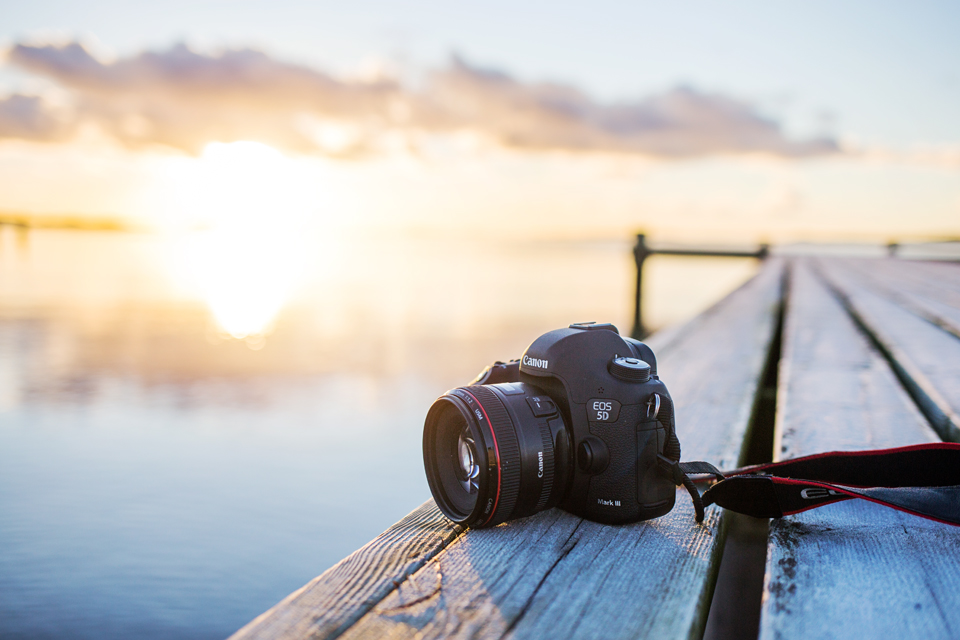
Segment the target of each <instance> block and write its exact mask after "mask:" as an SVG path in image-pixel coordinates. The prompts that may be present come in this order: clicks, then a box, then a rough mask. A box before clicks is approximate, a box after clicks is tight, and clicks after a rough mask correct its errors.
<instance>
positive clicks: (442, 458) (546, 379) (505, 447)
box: [423, 322, 702, 528]
mask: <svg viewBox="0 0 960 640" xmlns="http://www.w3.org/2000/svg"><path fill="white" fill-rule="evenodd" d="M423 461H424V466H425V467H426V472H427V480H428V482H429V483H430V490H431V492H432V493H433V497H434V499H435V500H436V503H437V506H439V507H440V510H441V511H443V513H444V514H445V515H446V516H447V517H448V518H450V519H451V520H453V521H454V522H456V523H458V524H461V525H465V526H470V527H474V528H479V527H491V526H494V525H497V524H500V523H501V522H505V521H507V520H512V519H514V518H522V517H524V516H529V515H532V514H534V513H537V512H538V511H542V510H544V509H549V508H550V507H554V506H557V505H559V506H560V507H561V508H563V509H565V510H566V511H569V512H570V513H573V514H576V515H578V516H581V517H583V518H586V519H588V520H594V521H596V522H604V523H611V524H616V523H626V522H636V521H639V520H647V519H649V518H656V517H658V516H662V515H664V514H666V513H668V512H669V511H670V510H671V509H672V508H673V505H674V501H675V499H676V488H675V487H676V485H678V484H681V483H683V484H687V482H688V480H687V479H686V478H685V477H684V474H682V473H681V472H680V470H679V461H680V443H679V441H678V440H677V436H676V429H675V421H674V414H673V402H672V401H671V399H670V393H669V392H668V391H667V387H666V386H665V385H664V384H663V383H662V382H661V381H660V379H659V378H658V377H657V359H656V357H655V356H654V354H653V351H652V350H651V349H650V347H648V346H647V345H645V344H643V343H642V342H639V341H637V340H633V339H631V338H624V337H622V336H620V334H619V333H618V332H617V329H616V327H614V326H613V325H611V324H594V323H592V322H591V323H582V324H572V325H570V327H569V328H566V329H557V330H556V331H551V332H549V333H545V334H544V335H542V336H540V337H539V338H537V339H536V340H534V342H533V344H531V345H530V346H529V347H528V348H527V350H526V352H525V353H524V354H523V357H522V358H521V359H520V360H519V361H517V360H515V361H512V362H510V363H507V364H504V363H501V362H498V363H496V364H494V365H492V366H490V367H488V368H487V369H486V370H484V372H483V373H481V374H480V376H479V377H478V378H477V379H476V380H474V382H473V383H472V384H471V385H470V386H466V387H458V388H456V389H453V390H451V391H448V392H447V393H445V394H443V395H442V396H441V397H440V398H439V399H438V400H437V401H436V402H434V404H433V406H432V407H430V411H429V413H428V414H427V419H426V424H425V425H424V429H423ZM688 489H692V490H693V492H695V491H696V489H694V488H693V485H692V484H690V485H689V486H688ZM698 497H699V496H698ZM701 511H702V507H701Z"/></svg>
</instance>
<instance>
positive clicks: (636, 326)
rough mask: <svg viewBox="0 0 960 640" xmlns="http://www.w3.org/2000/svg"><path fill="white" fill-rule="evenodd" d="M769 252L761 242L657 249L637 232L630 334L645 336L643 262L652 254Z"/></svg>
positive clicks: (760, 255) (757, 255) (735, 255)
mask: <svg viewBox="0 0 960 640" xmlns="http://www.w3.org/2000/svg"><path fill="white" fill-rule="evenodd" d="M769 254H770V246H769V245H766V244H761V245H760V246H759V247H758V248H757V249H756V250H755V251H726V250H721V249H700V248H690V249H666V248H663V249H657V248H654V247H651V246H649V245H648V244H647V237H646V235H644V234H642V233H639V234H637V244H636V245H634V247H633V259H634V261H635V262H636V265H637V292H636V298H635V302H634V307H633V331H632V332H631V334H630V335H631V336H632V337H634V338H636V339H637V340H642V339H643V338H645V337H646V336H647V330H646V328H645V327H644V326H643V263H644V262H645V261H646V259H647V258H649V257H650V256H653V255H660V256H695V257H712V258H756V259H758V260H763V259H765V258H766V257H767V256H768V255H769Z"/></svg>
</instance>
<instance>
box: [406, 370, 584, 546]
mask: <svg viewBox="0 0 960 640" xmlns="http://www.w3.org/2000/svg"><path fill="white" fill-rule="evenodd" d="M423 462H424V468H425V469H426V473H427V482H428V483H429V484H430V491H431V492H432V493H433V497H434V500H435V501H436V503H437V506H438V507H439V508H440V510H441V511H442V512H443V513H444V515H446V516H447V517H448V518H450V519H451V520H453V521H454V522H456V523H458V524H461V525H465V526H470V527H474V528H481V527H491V526H494V525H497V524H500V523H501V522H505V521H507V520H512V519H514V518H521V517H524V516H529V515H532V514H534V513H536V512H538V511H542V510H544V509H547V508H549V507H552V506H555V505H556V504H558V503H559V502H560V499H561V498H562V497H563V494H564V493H565V490H566V483H567V482H568V480H569V477H570V470H571V461H570V444H569V436H568V435H567V431H566V429H565V428H564V424H563V419H562V418H561V416H560V412H559V411H558V410H557V407H556V405H555V404H554V402H553V401H552V400H551V399H550V398H549V397H548V396H546V395H545V394H543V393H542V392H541V391H540V390H539V389H537V388H536V387H533V386H532V385H528V384H523V383H501V384H493V385H474V386H469V387H459V388H457V389H453V390H451V391H448V392H447V393H445V394H444V395H443V396H441V397H440V398H438V399H437V401H436V402H434V403H433V406H432V407H430V411H429V412H428V413H427V420H426V423H425V424H424V429H423Z"/></svg>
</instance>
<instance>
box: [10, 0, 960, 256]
mask: <svg viewBox="0 0 960 640" xmlns="http://www.w3.org/2000/svg"><path fill="white" fill-rule="evenodd" d="M0 16H2V17H3V19H2V20H0V25H2V26H0V48H2V50H3V51H4V61H3V65H2V66H0V211H18V212H29V213H38V214H44V213H47V214H64V213H66V214H86V215H114V216H125V217H129V218H134V219H138V220H146V221H149V223H150V224H153V225H160V226H163V225H168V226H169V225H174V226H175V225H184V224H186V225H189V224H192V223H194V222H198V221H199V222H200V223H202V224H219V223H223V220H224V219H225V218H229V216H230V215H231V214H229V213H223V212H217V211H215V210H216V209H217V208H218V206H217V204H216V203H218V202H221V203H226V202H234V203H235V202H236V201H237V200H239V201H257V202H260V203H265V202H266V201H267V200H269V197H268V195H265V194H269V193H277V192H278V191H279V190H283V191H284V192H285V193H288V194H289V193H297V194H299V195H298V197H297V199H296V200H295V201H292V200H290V198H280V199H279V200H282V201H283V202H284V205H283V206H284V207H286V208H287V209H288V211H287V213H283V214H277V213H273V212H270V213H264V212H263V211H264V210H265V209H274V210H276V209H277V208H278V207H271V206H267V205H264V206H262V207H261V208H260V209H259V210H257V211H248V212H247V213H246V214H245V215H247V216H248V217H253V218H262V217H264V216H267V217H269V216H277V215H280V216H281V217H283V218H284V219H285V220H289V219H291V215H290V214H289V210H290V209H300V210H302V216H304V217H306V218H310V219H311V221H312V222H311V224H313V225H314V226H316V225H317V224H319V225H321V226H323V225H327V226H354V227H360V228H365V227H378V228H389V229H398V228H399V229H406V230H416V231H419V232H451V233H458V232H464V231H466V232H469V233H473V234H480V235H483V234H489V233H494V231H491V229H494V230H496V231H495V232H496V233H507V234H514V235H545V236H551V237H569V236H573V237H584V236H589V237H622V236H623V235H625V234H629V233H632V232H634V231H637V230H645V231H647V232H649V233H652V234H653V235H654V236H656V237H661V238H664V239H671V240H681V241H682V240H686V239H702V238H711V239H713V238H721V239H725V240H738V239H739V240H747V241H757V240H763V241H775V242H776V241H792V240H866V241H888V240H893V239H899V240H911V239H914V240H924V239H935V238H942V237H951V236H960V66H958V65H957V62H958V61H960V38H957V37H956V27H957V26H958V24H960V20H958V18H960V9H958V8H957V7H956V5H954V4H951V3H946V2H939V3H938V2H930V3H914V4H911V5H907V4H906V3H887V2H871V3H866V2H852V3H845V4H843V5H842V6H838V5H836V4H833V3H826V2H812V3H804V4H803V5H802V6H800V5H795V6H785V5H771V4H770V3H760V2H728V3H723V4H722V5H720V4H718V3H705V2H685V3H676V4H671V5H669V6H667V5H665V4H664V3H641V2H638V3H616V2H606V1H603V2H592V3H588V4H584V3H556V2H553V3H543V2H530V3H524V4H523V5H522V6H518V5H517V3H504V2H487V3H484V4H482V5H478V4H467V3H450V2H434V1H423V2H414V3H403V4H402V5H401V4H399V3H387V2H353V3H350V4H349V6H347V5H345V4H344V3H329V2H312V3H305V2H292V1H288V0H280V1H274V2H271V3H269V4H268V3H264V2H249V1H241V2H237V1H232V2H225V1H216V2H179V1H172V2H165V3H161V4H157V3H136V2H87V3H75V2H74V3H70V2H45V1H37V2H32V3H16V4H14V3H7V5H6V6H4V7H3V8H2V9H0ZM238 141H247V142H254V143H259V144H261V145H265V146H264V147H250V146H249V145H247V146H244V144H246V143H243V144H241V145H239V146H237V145H233V146H230V143H236V142H238ZM211 143H221V146H217V145H214V146H212V147H211ZM223 143H226V144H227V146H226V147H224V146H222V144H223ZM257 149H259V151H257ZM274 153H276V154H279V156H277V155H271V154H274ZM281 157H282V160H280V159H279V158H281ZM278 162H279V163H281V164H282V163H286V164H282V168H281V169H277V167H278V166H281V165H277V163H278ZM271 163H272V164H271ZM268 165H269V166H268ZM234 168H237V172H236V173H237V175H246V176H250V175H258V174H259V173H261V171H260V170H261V169H264V172H263V173H265V174H269V175H272V176H286V177H284V178H271V180H273V182H269V183H268V182H267V181H266V179H263V180H260V182H261V183H262V184H260V185H259V186H256V185H255V184H254V183H257V182H258V180H257V179H251V178H249V177H248V178H245V179H243V180H236V181H231V180H230V178H229V175H230V172H231V171H233V170H234ZM211 172H213V174H216V175H218V176H221V178H222V179H217V180H214V181H213V182H215V183H217V185H219V186H216V187H215V188H214V187H210V186H204V184H203V183H204V180H202V179H201V178H200V176H204V175H207V174H210V173H211ZM223 176H227V177H223ZM289 176H298V177H297V178H296V179H293V178H290V177H289ZM277 180H279V182H277ZM217 189H219V191H217ZM200 203H204V205H203V206H199V204H200ZM231 206H232V205H231ZM220 208H221V209H225V208H226V204H223V205H221V206H220Z"/></svg>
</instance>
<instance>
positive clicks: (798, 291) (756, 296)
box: [233, 258, 960, 640]
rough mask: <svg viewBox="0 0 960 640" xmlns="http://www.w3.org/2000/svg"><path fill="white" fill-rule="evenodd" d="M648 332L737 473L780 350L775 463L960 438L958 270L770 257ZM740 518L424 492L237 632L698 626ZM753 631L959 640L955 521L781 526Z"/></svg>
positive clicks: (818, 517)
mask: <svg viewBox="0 0 960 640" xmlns="http://www.w3.org/2000/svg"><path fill="white" fill-rule="evenodd" d="M781 328H782V331H781V330H780V329H781ZM781 335H782V339H781ZM647 342H648V343H649V344H650V345H651V346H653V347H654V349H655V350H656V352H657V355H658V359H659V370H660V375H661V377H662V378H663V380H664V381H665V382H666V384H667V385H668V386H669V388H670V391H671V394H672V396H673V398H674V400H675V402H676V405H677V408H676V413H677V424H678V433H679V436H680V440H681V442H682V443H683V458H684V460H694V459H697V460H709V461H712V462H714V463H715V464H717V466H719V467H721V468H730V467H734V466H737V465H738V464H740V463H743V462H745V461H746V455H747V451H748V446H749V444H750V443H751V442H754V443H756V442H758V441H759V442H763V439H762V438H760V439H758V438H757V437H752V436H756V435H757V434H754V433H752V431H753V430H754V429H762V428H764V426H763V424H764V421H763V420H762V418H761V416H760V414H761V413H763V412H762V411H761V410H760V407H761V406H762V405H763V402H762V400H763V398H764V396H765V394H766V395H767V397H768V399H770V398H769V396H770V395H771V394H772V390H769V389H768V390H766V391H764V385H763V381H764V379H765V373H767V374H769V371H770V366H771V363H770V362H768V361H770V360H771V358H772V357H773V358H775V357H776V356H779V363H778V366H779V376H778V378H777V380H778V384H777V388H776V397H775V399H773V400H775V403H776V424H775V429H774V433H773V443H774V444H773V449H774V450H773V451H770V452H768V453H769V454H770V455H771V456H772V457H773V459H786V458H790V457H795V456H801V455H806V454H810V453H815V452H820V451H831V450H855V449H869V448H882V447H888V446H898V445H904V444H912V443H921V442H934V441H937V440H940V439H946V440H952V441H956V440H958V434H960V431H958V427H960V418H958V416H960V265H956V264H944V263H929V262H908V261H900V260H895V259H877V260H853V259H814V258H795V259H792V260H785V259H778V258H769V259H768V260H767V261H766V263H765V264H764V266H763V267H762V269H761V270H760V272H759V274H758V275H757V276H756V277H755V278H753V279H752V280H751V281H750V282H748V283H746V284H745V285H744V286H742V287H741V288H740V289H738V290H737V291H735V292H734V293H732V294H731V295H730V296H728V297H727V298H725V299H724V300H722V301H721V302H720V303H718V304H717V305H715V306H714V307H713V308H711V309H709V310H707V311H706V312H704V313H703V314H701V315H700V316H698V317H697V318H695V319H694V320H692V321H690V322H689V323H687V324H686V325H684V326H682V327H679V328H677V329H674V330H670V331H665V332H661V333H659V334H655V335H654V336H651V337H650V338H649V339H648V340H647ZM772 366H774V367H776V366H777V362H776V360H773V361H772ZM766 377H769V376H766ZM424 411H426V407H424ZM681 491H682V489H681ZM728 521H730V515H729V514H727V513H725V512H724V511H723V510H721V509H719V508H717V507H710V508H708V510H707V518H706V520H705V521H704V523H703V524H702V525H697V524H696V523H695V522H694V514H693V509H692V506H691V503H690V500H689V498H687V497H686V496H685V495H678V497H677V506H676V507H675V508H674V510H673V511H672V512H671V513H670V514H668V515H667V516H664V517H662V518H658V519H656V520H652V521H648V522H641V523H637V524H632V525H625V526H607V525H601V524H597V523H594V522H590V521H586V520H582V519H580V518H577V517H575V516H572V515H570V514H568V513H566V512H564V511H560V510H558V509H551V510H549V511H546V512H543V513H540V514H537V515H535V516H532V517H530V518H526V519H522V520H518V521H512V522H508V523H505V524H503V525H501V526H498V527H495V528H493V529H482V530H466V531H465V530H461V529H460V528H459V527H457V526H455V525H453V524H452V523H451V522H449V521H448V520H446V519H445V518H444V517H443V516H442V515H441V514H440V512H439V511H438V510H437V508H436V506H435V505H434V503H433V501H432V500H429V501H427V502H426V503H424V504H423V505H421V506H420V507H419V508H417V509H416V510H415V511H413V512H412V513H411V514H409V515H408V516H406V517H405V518H404V519H402V520H401V521H400V522H398V523H397V524H395V525H394V526H393V527H391V528H390V529H388V530H387V531H386V532H384V533H383V534H382V535H380V536H379V537H378V538H376V539H375V540H373V541H372V542H370V543H369V544H367V545H366V546H364V547H363V548H361V549H360V550H358V551H356V552H355V553H354V554H352V555H351V556H349V557H348V558H346V559H344V560H343V561H341V562H340V563H339V564H337V565H336V566H334V567H333V568H331V569H330V570H328V571H326V572H325V573H323V574H322V575H320V576H319V577H317V578H315V579H314V580H313V581H311V582H310V583H309V584H307V585H306V586H304V587H303V588H301V589H300V590H298V591H296V592H294V593H293V594H291V595H290V596H288V597H287V598H285V599H284V600H283V601H282V602H280V603H279V604H277V605H276V606H275V607H273V608H272V609H270V610H269V611H267V612H266V613H264V614H263V615H261V616H259V617H258V618H256V619H255V620H253V621H252V622H250V623H249V624H248V625H247V626H245V627H244V628H243V629H241V630H240V631H238V632H237V633H236V634H235V635H234V636H233V638H235V639H237V640H239V639H241V638H242V639H252V638H349V639H355V638H356V639H359V638H450V637H456V638H474V637H482V638H502V637H509V638H604V639H606V638H699V637H701V636H702V635H703V632H704V626H705V623H706V620H707V616H708V613H709V611H710V607H711V602H712V601H713V596H714V590H715V586H716V584H717V576H718V570H719V567H720V562H721V558H722V556H723V551H724V548H725V539H726V534H727V530H728V526H727V523H728ZM717 602H718V603H719V602H723V603H726V604H724V605H723V606H726V607H729V608H731V609H732V610H730V611H725V612H724V613H725V614H726V615H728V616H736V615H737V614H738V611H737V609H738V608H739V607H740V606H742V607H743V608H744V609H745V610H746V609H749V608H750V603H745V604H742V605H740V604H737V598H736V597H734V598H730V597H727V598H723V599H720V598H718V599H717ZM731 603H733V604H731ZM718 606H719V605H718ZM758 606H760V604H759V603H753V608H756V607H758ZM759 635H760V637H761V638H771V639H773V638H803V639H804V640H807V639H810V638H838V637H858V638H859V637H863V638H877V637H889V638H899V637H923V638H925V639H926V638H957V637H960V528H957V527H951V526H949V525H944V524H938V523H935V522H932V521H928V520H923V519H921V518H917V517H912V516H908V515H905V514H902V513H899V512H896V511H893V510H891V509H886V508H884V507H881V506H878V505H875V504H872V503H868V502H864V501H861V500H850V501H846V502H840V503H837V504H834V505H831V506H828V507H823V508H821V509H817V510H814V511H809V512H805V513H802V514H798V515H794V516H787V517H784V518H781V519H779V520H775V521H772V523H771V525H770V529H769V537H768V541H767V554H766V568H765V577H764V586H763V600H762V610H761V617H760V628H759Z"/></svg>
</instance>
